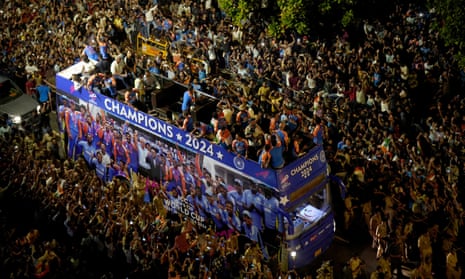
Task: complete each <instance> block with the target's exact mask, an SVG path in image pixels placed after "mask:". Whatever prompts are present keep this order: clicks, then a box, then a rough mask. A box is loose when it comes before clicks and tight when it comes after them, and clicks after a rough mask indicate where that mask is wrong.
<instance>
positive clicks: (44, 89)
mask: <svg viewBox="0 0 465 279" xmlns="http://www.w3.org/2000/svg"><path fill="white" fill-rule="evenodd" d="M36 91H37V94H38V95H39V96H38V97H39V103H40V104H41V105H42V106H47V105H49V102H50V100H51V99H52V97H51V91H50V87H48V85H47V84H45V83H44V81H43V80H42V84H40V85H39V86H37V87H36Z"/></svg>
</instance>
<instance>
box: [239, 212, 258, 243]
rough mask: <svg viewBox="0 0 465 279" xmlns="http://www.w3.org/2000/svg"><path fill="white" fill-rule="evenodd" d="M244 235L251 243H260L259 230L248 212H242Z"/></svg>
mask: <svg viewBox="0 0 465 279" xmlns="http://www.w3.org/2000/svg"><path fill="white" fill-rule="evenodd" d="M242 220H243V221H242V233H243V234H244V235H245V236H246V237H247V238H249V239H250V240H251V241H254V242H258V237H259V236H258V234H259V231H258V228H257V227H256V226H255V225H254V223H253V221H252V215H251V214H250V212H249V211H248V210H244V211H242Z"/></svg>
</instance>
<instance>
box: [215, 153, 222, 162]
mask: <svg viewBox="0 0 465 279" xmlns="http://www.w3.org/2000/svg"><path fill="white" fill-rule="evenodd" d="M216 157H217V158H218V159H220V160H223V153H221V151H218V152H216Z"/></svg>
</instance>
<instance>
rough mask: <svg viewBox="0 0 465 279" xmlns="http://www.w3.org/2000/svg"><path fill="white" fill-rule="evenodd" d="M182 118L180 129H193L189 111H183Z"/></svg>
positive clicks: (192, 120) (190, 130)
mask: <svg viewBox="0 0 465 279" xmlns="http://www.w3.org/2000/svg"><path fill="white" fill-rule="evenodd" d="M181 119H182V126H181V129H182V130H183V131H187V132H192V131H193V130H194V119H193V118H192V115H191V113H190V112H189V111H187V112H184V113H183V116H182V117H181Z"/></svg>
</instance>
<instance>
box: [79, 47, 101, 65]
mask: <svg viewBox="0 0 465 279" xmlns="http://www.w3.org/2000/svg"><path fill="white" fill-rule="evenodd" d="M81 55H86V56H87V57H88V58H89V59H92V60H93V61H95V62H98V61H99V59H98V58H99V57H98V53H97V51H95V49H94V47H93V46H92V44H84V49H83V50H82V52H81Z"/></svg>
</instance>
